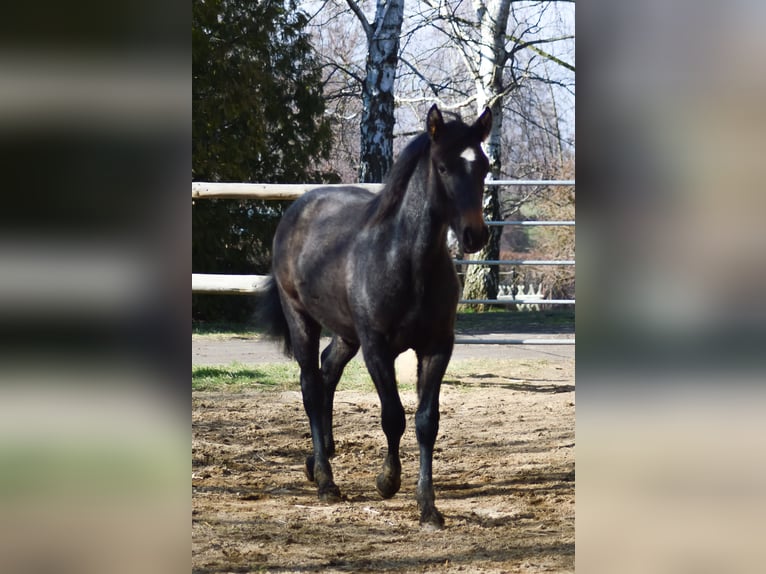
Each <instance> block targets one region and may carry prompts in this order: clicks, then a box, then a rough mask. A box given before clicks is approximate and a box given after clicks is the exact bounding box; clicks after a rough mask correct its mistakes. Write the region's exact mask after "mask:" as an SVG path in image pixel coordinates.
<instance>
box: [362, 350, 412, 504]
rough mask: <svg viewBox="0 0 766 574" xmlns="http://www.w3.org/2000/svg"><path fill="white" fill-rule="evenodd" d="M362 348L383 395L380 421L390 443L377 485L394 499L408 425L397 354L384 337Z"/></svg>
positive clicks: (380, 491) (397, 489)
mask: <svg viewBox="0 0 766 574" xmlns="http://www.w3.org/2000/svg"><path fill="white" fill-rule="evenodd" d="M362 351H363V353H364V362H365V364H366V365H367V370H368V371H369V372H370V376H371V377H372V381H373V382H374V383H375V388H376V389H377V391H378V397H380V407H381V423H382V426H383V432H384V433H385V435H386V440H387V442H388V453H387V454H386V459H385V461H384V462H383V470H382V471H381V472H380V474H378V477H377V480H376V482H375V486H376V488H377V490H378V493H379V494H380V495H381V496H382V497H383V498H391V497H392V496H393V495H395V494H396V493H397V492H399V488H400V487H401V485H402V463H401V460H400V458H399V443H400V441H401V438H402V435H403V434H404V429H405V426H406V421H405V417H404V407H403V406H402V402H401V400H400V398H399V391H398V390H397V388H396V371H395V369H394V355H393V353H391V351H390V349H389V348H388V346H387V345H386V344H385V343H384V342H383V340H382V338H370V339H369V340H368V341H366V342H363V343H362Z"/></svg>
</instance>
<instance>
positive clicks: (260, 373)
mask: <svg viewBox="0 0 766 574" xmlns="http://www.w3.org/2000/svg"><path fill="white" fill-rule="evenodd" d="M298 373H299V371H298V365H297V364H294V363H266V364H262V365H258V366H252V365H242V364H239V363H232V364H230V365H197V366H193V367H192V390H193V391H212V390H227V391H236V390H244V389H250V388H254V389H255V388H257V389H261V390H267V389H273V390H287V389H289V388H299V384H298Z"/></svg>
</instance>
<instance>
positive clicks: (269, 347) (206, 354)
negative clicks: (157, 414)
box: [192, 333, 575, 365]
mask: <svg viewBox="0 0 766 574" xmlns="http://www.w3.org/2000/svg"><path fill="white" fill-rule="evenodd" d="M572 336H573V335H571V334H564V335H543V336H542V337H544V338H547V339H551V338H571V337H572ZM534 337H541V335H540V334H539V333H535V334H529V333H503V334H491V333H490V334H484V335H480V336H477V337H476V338H477V339H482V338H483V339H498V338H503V339H531V338H534ZM329 341H330V339H323V340H322V348H324V346H325V345H326V344H327V343H329ZM574 355H575V346H574V345H482V344H472V345H455V350H454V352H453V354H452V358H453V359H457V360H459V359H481V358H488V359H489V358H491V359H547V360H549V361H562V360H571V359H574ZM358 356H361V355H358ZM291 360H292V359H288V358H287V357H285V356H284V355H283V354H282V353H281V351H280V347H279V346H278V345H277V344H276V343H274V342H272V341H262V340H257V339H252V338H244V337H231V338H225V339H224V338H217V337H204V336H203V337H193V338H192V365H226V364H229V363H234V362H237V363H242V364H257V363H277V362H289V361H291Z"/></svg>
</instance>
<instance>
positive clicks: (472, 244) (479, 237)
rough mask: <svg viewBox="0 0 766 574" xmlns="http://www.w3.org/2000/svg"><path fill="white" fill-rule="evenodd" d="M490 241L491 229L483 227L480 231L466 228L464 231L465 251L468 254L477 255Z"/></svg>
mask: <svg viewBox="0 0 766 574" xmlns="http://www.w3.org/2000/svg"><path fill="white" fill-rule="evenodd" d="M487 241H489V228H488V227H487V226H486V225H481V226H480V227H479V228H478V229H476V228H473V227H466V228H465V229H464V230H463V251H465V252H466V253H476V252H477V251H478V250H479V249H481V248H482V247H484V246H485V245H486V244H487Z"/></svg>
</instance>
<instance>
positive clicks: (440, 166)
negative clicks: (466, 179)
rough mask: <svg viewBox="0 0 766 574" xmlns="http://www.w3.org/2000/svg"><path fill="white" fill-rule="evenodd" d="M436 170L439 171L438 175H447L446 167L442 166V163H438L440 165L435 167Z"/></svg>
mask: <svg viewBox="0 0 766 574" xmlns="http://www.w3.org/2000/svg"><path fill="white" fill-rule="evenodd" d="M436 169H438V170H439V173H440V174H442V175H444V174H445V173H447V166H446V165H444V164H443V163H440V164H439V165H438V166H437V167H436Z"/></svg>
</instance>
